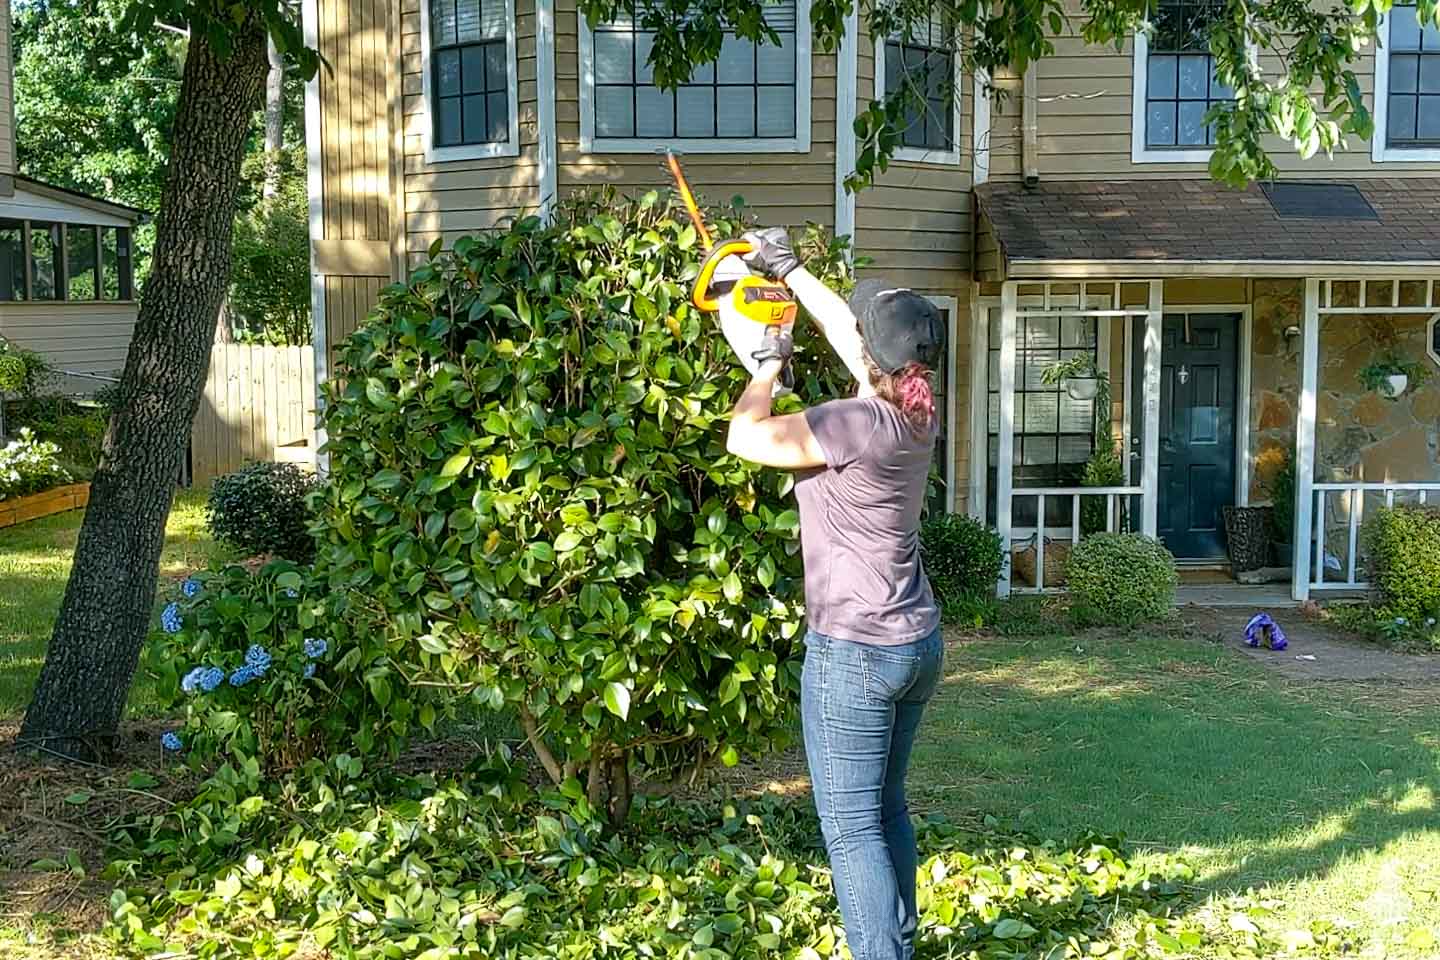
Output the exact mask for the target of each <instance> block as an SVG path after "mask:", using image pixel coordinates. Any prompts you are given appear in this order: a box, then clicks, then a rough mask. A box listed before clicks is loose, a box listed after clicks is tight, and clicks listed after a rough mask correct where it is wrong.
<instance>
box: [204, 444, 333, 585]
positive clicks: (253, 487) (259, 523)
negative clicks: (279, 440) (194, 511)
mask: <svg viewBox="0 0 1440 960" xmlns="http://www.w3.org/2000/svg"><path fill="white" fill-rule="evenodd" d="M316 486H317V482H316V479H315V476H314V475H313V474H309V473H306V472H305V471H303V470H301V469H300V468H299V467H297V466H295V464H293V463H252V464H250V465H248V466H246V467H242V468H241V469H239V470H237V471H235V472H234V473H232V474H230V475H229V476H225V477H221V478H220V479H218V480H216V481H215V485H214V487H212V488H211V490H210V500H209V502H208V503H207V504H206V508H205V509H206V516H207V520H208V523H209V525H210V532H211V533H213V534H214V535H215V537H216V539H219V540H222V541H224V542H225V543H228V544H230V545H231V546H234V547H236V548H238V549H240V550H243V551H244V552H245V553H247V554H251V555H254V554H259V553H273V554H276V555H277V556H281V557H285V558H286V559H288V560H294V561H295V562H297V563H303V562H305V561H308V560H310V559H311V558H313V557H314V555H315V541H314V539H313V538H312V537H311V535H310V532H309V525H310V519H311V516H312V510H311V506H310V504H309V501H308V498H309V495H310V494H311V493H312V492H313V491H314V490H315V489H316Z"/></svg>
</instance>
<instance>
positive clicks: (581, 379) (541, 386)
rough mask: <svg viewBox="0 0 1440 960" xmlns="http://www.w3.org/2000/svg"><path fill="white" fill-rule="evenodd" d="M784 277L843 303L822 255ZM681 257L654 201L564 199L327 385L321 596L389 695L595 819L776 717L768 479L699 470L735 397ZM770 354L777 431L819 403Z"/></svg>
mask: <svg viewBox="0 0 1440 960" xmlns="http://www.w3.org/2000/svg"><path fill="white" fill-rule="evenodd" d="M711 223H712V226H713V229H714V232H715V234H716V235H717V236H727V235H736V234H738V233H739V232H740V230H741V224H740V223H739V222H738V221H737V220H736V219H735V217H734V215H733V214H732V215H729V216H726V215H723V214H718V213H717V214H712V220H711ZM801 250H802V254H803V255H804V256H806V257H807V260H808V263H809V266H810V268H811V270H812V271H813V272H816V273H817V274H818V275H822V276H824V277H826V278H828V279H830V280H831V281H832V282H837V283H840V284H842V285H843V284H844V283H845V282H848V277H847V275H846V272H845V267H844V257H843V248H842V246H841V245H840V244H838V243H835V242H831V241H829V240H828V239H827V238H825V237H822V236H821V235H820V234H819V233H818V231H813V230H812V231H811V232H810V233H809V234H808V235H807V236H806V237H805V238H804V241H803V242H802V243H801ZM703 254H704V251H703V250H702V249H701V246H700V243H699V240H698V239H697V237H696V235H695V231H694V229H693V228H692V227H691V226H690V225H689V223H688V221H687V220H686V218H685V215H684V213H683V212H682V211H680V210H679V209H678V208H672V206H671V205H670V204H669V203H668V202H666V201H664V200H662V199H661V198H660V197H659V196H658V195H656V194H653V193H652V194H650V195H648V196H646V197H644V198H641V199H640V200H638V201H634V202H631V201H623V200H620V199H619V198H617V197H616V196H615V195H614V193H613V192H606V193H603V194H600V195H595V196H588V197H582V198H577V199H573V200H571V201H568V202H567V203H565V204H562V205H561V207H560V209H559V210H558V212H557V215H556V218H555V224H554V225H553V226H544V225H542V224H541V223H540V222H539V221H538V220H536V219H534V218H530V219H526V220H521V221H519V222H518V223H516V224H514V225H513V226H512V227H511V228H510V229H509V230H508V231H502V232H498V233H495V234H491V235H487V236H484V237H480V238H474V239H470V238H466V239H461V240H459V241H457V242H456V243H455V245H454V249H453V252H442V251H440V250H439V249H438V248H436V249H434V250H432V259H431V261H430V262H429V263H428V264H427V265H425V266H423V267H421V268H420V269H419V270H417V271H416V272H415V273H414V274H413V275H412V276H411V278H410V282H409V283H408V284H407V285H395V286H391V287H389V288H387V289H386V290H385V291H384V292H383V293H382V296H381V299H380V302H379V305H378V306H377V307H376V309H375V310H374V311H372V314H371V317H370V319H369V320H368V322H367V323H365V324H364V325H363V326H362V327H361V328H360V329H359V330H358V331H357V332H356V333H355V334H353V335H352V336H351V337H350V338H349V340H348V341H347V342H346V344H345V345H344V346H343V347H342V348H341V349H340V351H339V354H338V357H337V360H338V363H337V376H336V378H335V379H334V380H332V381H331V382H330V383H328V384H327V385H326V392H327V397H326V403H325V427H326V431H327V434H328V437H329V440H328V442H327V451H328V453H329V457H330V470H331V474H330V476H331V480H330V483H329V484H328V485H327V488H326V490H325V495H324V501H323V508H322V517H321V523H320V524H319V526H320V527H321V528H323V531H324V533H323V538H324V540H323V542H322V545H321V556H320V558H319V560H318V565H319V567H320V568H322V569H323V572H324V575H325V576H326V577H327V578H328V582H329V584H330V586H331V588H333V589H341V588H343V589H349V590H352V591H355V592H357V593H363V594H365V595H366V596H367V597H368V598H369V601H370V605H369V606H368V607H367V608H366V612H368V613H370V614H372V615H373V619H372V620H371V621H370V624H369V627H368V630H369V631H371V632H373V633H375V634H376V635H378V636H381V637H383V638H384V640H385V642H386V643H388V644H389V646H390V648H391V651H392V654H393V658H392V659H393V661H394V662H395V663H398V664H401V665H403V667H404V669H407V670H409V671H410V677H409V679H410V680H411V681H413V680H415V679H419V678H421V677H423V678H425V681H426V682H429V683H448V684H451V685H452V687H453V690H454V694H452V696H451V698H450V701H449V705H450V706H453V705H454V703H455V702H456V701H457V700H458V699H459V696H460V695H461V694H469V695H470V696H471V697H473V698H474V699H475V700H476V701H478V702H479V703H482V704H488V705H490V706H492V707H496V708H507V709H510V710H513V711H515V712H516V713H517V714H518V716H519V720H520V723H521V725H522V727H523V728H524V729H525V731H526V732H527V735H528V737H529V739H530V742H531V745H532V747H533V748H534V749H535V751H536V752H537V753H538V754H539V756H540V758H541V760H542V763H543V765H544V767H545V769H546V771H547V772H548V773H549V774H550V776H551V777H552V778H553V779H554V780H555V781H556V782H557V783H558V782H564V781H568V780H571V779H573V778H583V779H584V780H585V781H586V782H587V783H588V784H589V789H590V791H591V794H592V796H595V797H597V798H598V796H599V795H600V794H601V793H604V792H606V791H607V790H609V791H611V793H610V795H611V796H612V798H614V799H615V800H616V803H617V810H618V811H619V812H621V814H622V815H623V808H624V806H625V803H626V799H625V798H626V797H627V795H628V784H629V780H630V775H631V771H632V770H634V769H636V767H637V765H638V766H643V767H644V768H646V772H647V773H648V774H650V775H659V776H672V775H677V774H683V773H687V772H689V771H691V770H693V769H694V768H695V767H696V766H697V765H703V764H705V763H707V762H709V761H711V760H715V759H718V760H721V761H724V762H727V763H728V762H734V761H735V760H736V759H737V758H738V756H739V754H740V752H742V751H751V750H753V751H764V750H767V749H769V748H770V747H771V746H772V745H774V743H775V742H776V741H778V740H780V739H782V738H784V737H785V736H786V735H787V731H788V721H789V719H790V716H791V711H792V709H793V706H794V703H795V700H796V694H797V692H798V676H799V669H800V643H799V637H798V635H797V634H798V631H799V629H800V625H801V620H802V609H801V606H800V602H801V579H800V573H801V571H800V563H799V557H798V546H799V544H798V539H797V537H798V517H797V515H796V512H795V508H794V500H793V497H792V495H791V486H792V484H793V479H792V477H791V476H790V475H789V474H788V473H782V472H777V471H770V470H760V469H758V468H756V467H754V466H753V465H750V464H747V463H744V462H741V461H740V460H738V459H736V458H734V457H731V456H729V455H727V453H726V451H725V430H726V419H727V417H728V414H729V411H730V409H731V406H732V405H733V402H734V400H735V398H736V397H737V396H738V394H739V392H740V390H741V389H743V387H744V385H745V383H746V376H745V372H744V369H743V368H742V367H741V366H740V364H739V363H738V362H737V361H736V359H735V357H734V356H733V354H732V353H731V350H730V348H729V347H728V345H727V344H726V342H725V340H724V339H723V338H722V337H721V336H720V335H719V332H718V329H717V328H716V325H715V322H714V320H713V319H712V318H711V317H708V316H705V315H702V314H701V313H699V312H698V311H697V310H695V309H694V308H693V307H692V306H691V305H690V303H689V285H690V280H691V279H692V278H693V277H694V276H695V275H696V272H697V270H698V267H699V263H700V260H701V259H702V257H703ZM797 335H798V336H799V344H798V347H797V352H798V353H799V356H798V358H797V361H796V369H797V370H798V371H800V372H801V374H802V378H801V380H800V382H799V384H798V386H797V389H798V391H799V394H800V396H799V397H798V398H796V397H791V398H788V401H786V403H783V404H782V406H784V408H785V409H796V408H798V406H799V404H800V402H801V401H802V400H803V401H806V402H814V401H818V400H820V399H822V398H828V397H833V396H837V395H840V393H842V392H843V390H844V387H843V386H842V381H839V380H836V379H833V377H834V371H835V370H836V367H835V366H834V365H833V364H832V363H830V361H829V356H830V355H829V352H828V349H827V348H824V347H823V346H820V345H818V344H816V343H815V342H813V340H811V339H810V338H809V330H808V323H806V322H804V321H802V325H801V329H800V330H799V331H798V332H797ZM394 669H396V668H392V673H393V670H394ZM411 689H413V687H412V688H411Z"/></svg>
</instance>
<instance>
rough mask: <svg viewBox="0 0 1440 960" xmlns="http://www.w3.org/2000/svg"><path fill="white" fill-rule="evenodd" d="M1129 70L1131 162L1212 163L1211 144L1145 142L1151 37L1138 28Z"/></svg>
mask: <svg viewBox="0 0 1440 960" xmlns="http://www.w3.org/2000/svg"><path fill="white" fill-rule="evenodd" d="M1133 46H1134V52H1133V54H1132V60H1131V70H1130V76H1131V80H1130V90H1131V94H1130V162H1131V163H1209V162H1210V155H1211V154H1213V153H1214V152H1215V148H1214V147H1213V146H1211V147H1195V148H1190V149H1185V148H1177V149H1174V150H1169V149H1166V148H1163V147H1152V146H1149V145H1148V144H1147V143H1146V142H1145V101H1146V99H1147V97H1148V95H1149V92H1150V37H1149V35H1148V34H1146V33H1144V32H1143V31H1138V30H1137V31H1136V32H1135V37H1134V44H1133Z"/></svg>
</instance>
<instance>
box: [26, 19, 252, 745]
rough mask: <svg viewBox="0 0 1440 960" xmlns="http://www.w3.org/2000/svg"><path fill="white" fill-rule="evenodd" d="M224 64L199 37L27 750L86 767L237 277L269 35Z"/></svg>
mask: <svg viewBox="0 0 1440 960" xmlns="http://www.w3.org/2000/svg"><path fill="white" fill-rule="evenodd" d="M231 40H232V43H233V46H232V48H231V51H230V54H229V55H228V56H227V57H224V58H223V59H222V58H221V57H220V56H219V55H218V54H217V52H216V51H215V49H214V48H213V46H212V45H211V44H210V43H209V42H208V41H207V40H206V38H205V35H204V34H203V33H197V35H196V36H194V37H191V40H190V47H189V51H188V54H187V56H186V59H185V71H184V75H183V78H182V82H181V87H180V102H179V106H178V108H177V111H176V116H175V127H174V132H173V136H172V140H173V145H172V150H171V154H170V170H169V177H168V180H167V182H166V185H165V193H164V195H163V197H162V198H161V203H160V213H159V217H158V219H157V222H156V229H155V249H154V254H153V259H152V267H151V273H150V279H149V281H148V282H147V283H146V285H145V291H144V293H143V295H142V297H141V302H140V311H139V316H138V318H137V321H136V324H135V333H134V338H133V339H132V341H131V344H130V351H129V354H128V356H127V357H126V360H125V371H124V373H123V375H122V378H121V382H120V401H119V404H118V406H117V408H116V410H115V413H114V415H113V416H112V418H111V420H110V425H109V428H108V429H107V430H106V433H105V439H104V442H103V445H102V448H101V458H100V467H99V469H98V471H97V472H96V474H95V478H94V480H93V481H92V482H91V485H90V505H89V508H88V509H87V510H86V513H85V521H84V524H83V526H82V527H81V528H80V538H79V542H78V543H77V545H76V548H75V562H74V566H73V567H72V568H71V572H70V580H69V583H68V584H67V585H66V588H65V599H64V601H63V603H62V604H61V607H60V615H59V618H58V619H57V620H56V623H55V632H54V634H53V635H52V637H51V640H50V648H49V651H48V652H47V654H46V657H45V666H44V668H43V669H42V670H41V672H40V682H39V684H38V685H37V686H36V688H35V698H34V700H33V701H32V702H31V704H30V707H29V709H28V710H27V711H26V713H25V722H24V725H23V727H22V728H21V733H20V740H21V742H22V743H23V744H28V745H31V746H35V747H40V748H43V749H45V750H48V751H51V752H55V753H59V754H62V755H64V756H68V757H73V758H76V759H82V760H94V759H104V758H105V757H106V756H107V755H108V754H109V753H110V752H111V750H112V749H113V746H114V742H115V738H116V736H117V730H118V727H119V724H120V718H121V715H122V713H123V712H124V708H125V701H126V697H127V695H128V693H129V690H130V683H131V680H132V679H133V677H134V674H135V667H136V663H137V661H138V659H139V654H140V648H141V645H142V643H143V642H144V639H145V636H146V633H147V631H148V629H149V625H150V622H151V616H152V612H153V607H154V603H155V586H156V576H157V570H158V567H159V561H160V550H161V547H162V546H163V544H164V539H165V522H166V519H167V517H168V516H169V513H170V506H171V499H172V497H173V495H174V491H175V483H176V479H177V478H178V477H179V475H180V470H181V465H182V463H183V461H184V455H185V447H186V442H187V440H188V438H189V436H190V425H191V423H192V422H193V421H194V419H195V411H196V408H197V407H198V406H199V403H200V394H201V390H202V388H203V386H204V382H205V375H206V371H207V368H208V367H209V363H210V346H211V341H212V338H213V337H214V333H215V318H216V316H217V313H218V311H219V309H220V304H221V301H222V300H223V299H224V297H225V289H226V286H227V285H228V283H229V277H230V242H231V232H232V229H233V225H234V218H235V200H236V194H237V191H238V189H239V186H240V161H241V158H242V156H243V155H244V152H245V140H246V137H247V135H248V134H249V131H250V123H251V119H252V118H253V117H254V115H255V111H256V110H257V109H259V107H260V102H261V100H260V96H261V91H262V88H263V85H264V80H265V72H266V65H267V59H266V53H265V42H266V35H265V30H264V28H263V26H262V25H261V23H260V21H259V20H258V19H256V18H254V17H253V15H252V16H251V17H250V18H249V19H247V20H246V21H245V22H244V23H243V24H241V25H239V26H236V27H235V28H234V32H233V33H232V35H231Z"/></svg>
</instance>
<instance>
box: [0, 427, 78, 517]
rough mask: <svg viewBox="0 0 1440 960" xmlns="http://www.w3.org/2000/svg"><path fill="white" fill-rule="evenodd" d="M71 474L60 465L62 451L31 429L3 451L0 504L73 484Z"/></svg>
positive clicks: (1, 455) (0, 450)
mask: <svg viewBox="0 0 1440 960" xmlns="http://www.w3.org/2000/svg"><path fill="white" fill-rule="evenodd" d="M70 480H71V477H70V474H69V472H68V471H66V469H65V468H64V467H62V466H61V465H60V447H59V446H58V445H57V444H54V443H50V442H49V441H46V440H39V439H37V438H36V437H35V434H34V433H33V432H32V431H31V430H30V429H29V428H28V427H21V428H20V432H19V434H18V436H17V437H16V438H15V439H14V440H11V441H10V442H9V443H7V444H6V445H5V446H4V448H3V449H0V500H4V499H5V498H7V497H23V496H26V495H27V494H31V493H40V492H42V491H45V490H49V489H50V488H51V487H58V486H60V485H62V484H66V483H69V482H70Z"/></svg>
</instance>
